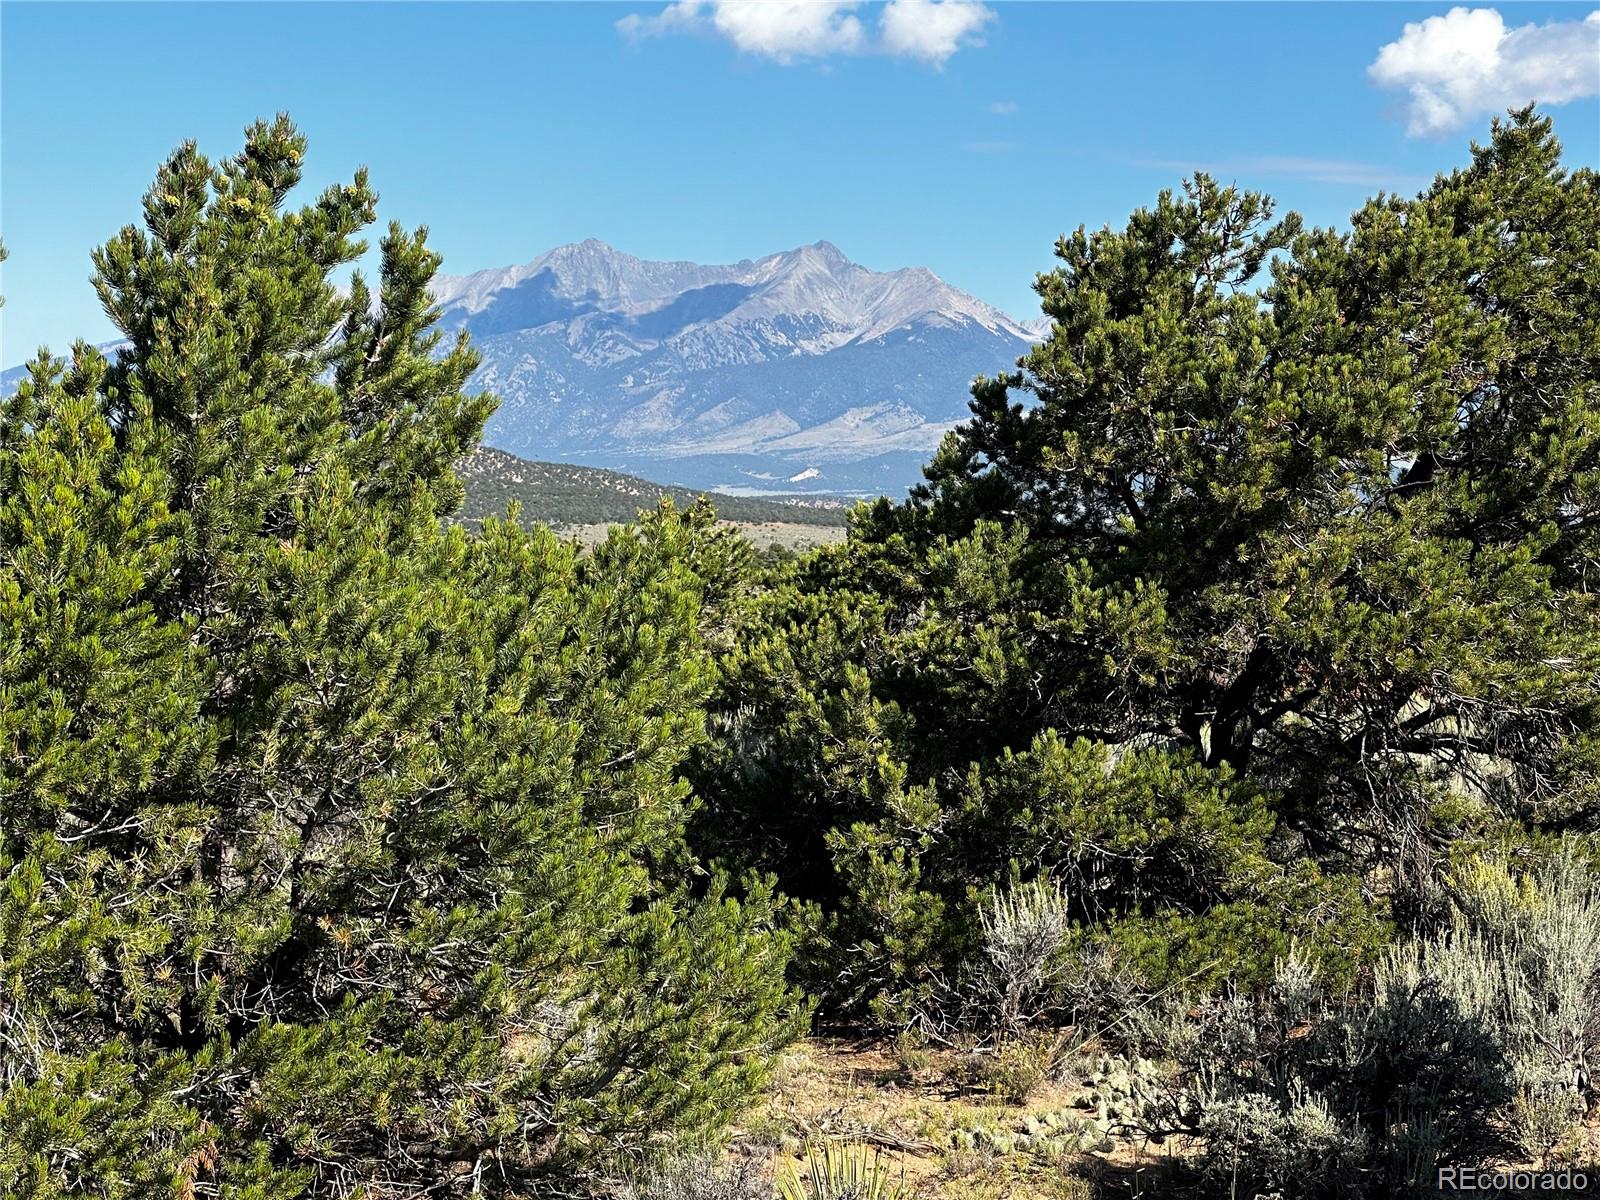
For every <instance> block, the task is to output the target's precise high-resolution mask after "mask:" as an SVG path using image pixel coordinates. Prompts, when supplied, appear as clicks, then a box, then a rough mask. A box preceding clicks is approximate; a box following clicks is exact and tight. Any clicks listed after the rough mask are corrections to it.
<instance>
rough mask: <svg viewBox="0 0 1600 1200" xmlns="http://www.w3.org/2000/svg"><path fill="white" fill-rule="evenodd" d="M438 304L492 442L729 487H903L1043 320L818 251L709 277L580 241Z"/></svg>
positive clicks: (442, 285)
mask: <svg viewBox="0 0 1600 1200" xmlns="http://www.w3.org/2000/svg"><path fill="white" fill-rule="evenodd" d="M435 293H436V297H437V299H438V302H439V304H440V307H441V308H442V310H443V323H444V325H445V327H446V328H452V329H454V328H465V329H467V330H468V331H470V332H471V334H472V337H473V342H474V344H475V345H476V346H477V348H478V350H479V351H480V353H481V354H482V355H483V364H482V366H481V367H480V368H479V370H478V373H477V375H476V376H475V377H474V385H475V386H481V387H484V388H487V389H489V390H492V391H494V392H496V393H498V394H499V396H500V397H501V406H500V409H499V411H498V412H496V413H495V415H494V416H493V418H491V420H490V422H489V427H488V429H487V430H486V431H485V438H484V440H485V441H486V442H487V443H488V444H490V445H492V446H497V447H500V448H501V449H504V450H508V451H511V452H512V453H515V454H521V455H534V456H537V457H540V458H557V459H561V460H565V461H572V462H582V463H587V464H590V465H594V466H603V467H609V468H612V469H617V470H627V471H631V472H634V473H638V474H644V475H647V476H649V477H650V478H652V479H660V480H663V481H665V482H669V483H678V484H685V485H689V486H693V487H700V488H714V489H717V490H721V491H731V492H735V493H738V492H749V493H760V492H763V491H772V492H785V493H794V492H797V491H816V492H871V493H876V492H880V491H883V492H890V493H897V492H899V491H902V490H904V488H905V487H906V486H908V485H909V484H911V483H914V482H915V481H916V480H917V479H918V478H920V471H921V465H922V463H924V462H925V461H926V460H927V457H928V455H929V454H930V453H931V452H932V451H933V449H934V448H935V447H936V446H937V445H938V443H939V439H940V438H941V437H942V436H943V435H944V433H945V432H946V431H947V430H949V429H950V428H951V427H952V426H953V425H955V424H956V423H957V422H959V421H962V420H964V419H965V418H966V416H967V389H968V385H969V384H970V383H971V381H972V378H973V376H975V375H978V374H994V373H996V372H999V371H1004V370H1008V369H1010V368H1011V366H1012V365H1013V363H1014V362H1015V360H1016V358H1017V357H1018V356H1019V355H1020V354H1022V353H1023V352H1025V351H1026V350H1027V349H1028V347H1029V345H1030V344H1031V343H1032V342H1033V341H1036V340H1037V339H1038V338H1039V337H1041V336H1042V335H1043V331H1044V329H1045V328H1046V327H1047V324H1048V323H1047V321H1039V322H1028V323H1023V322H1018V321H1016V320H1014V319H1012V318H1011V317H1009V316H1007V315H1006V314H1005V313H1003V312H1001V311H1000V310H999V309H996V308H994V307H992V306H991V305H988V304H985V303H984V302H983V301H981V300H978V299H975V298H974V297H972V296H969V295H967V294H966V293H965V292H961V291H959V290H957V289H956V288H953V287H951V286H950V285H949V284H947V283H945V282H944V281H943V280H941V279H940V278H939V277H938V276H937V275H935V274H933V272H931V271H929V270H926V269H925V268H921V267H907V268H903V269H901V270H897V271H886V272H880V271H872V270H869V269H868V268H866V267H863V266H861V265H859V264H858V263H854V262H851V261H850V259H848V258H847V257H846V256H845V255H844V254H843V253H842V252H841V251H840V250H839V249H838V248H837V247H836V246H833V245H831V244H830V243H828V242H816V243H814V244H813V245H809V246H801V247H799V248H797V249H794V250H787V251H784V252H782V253H778V254H769V255H767V256H766V257H764V258H758V259H753V260H752V259H746V260H744V261H742V262H738V263H734V264H732V265H728V266H706V265H702V264H699V263H692V262H652V261H648V260H645V259H640V258H635V257H634V256H632V255H629V254H624V253H622V252H621V251H618V250H615V249H613V248H612V247H610V246H608V245H606V244H605V243H604V242H600V241H596V240H594V239H590V240H589V241H585V242H580V243H577V244H575V245H568V246H561V247H558V248H557V249H554V250H551V251H549V252H548V253H545V254H542V255H540V256H539V257H538V258H535V259H534V260H533V261H532V262H529V263H526V264H524V265H522V266H517V267H506V268H502V269H496V270H488V271H479V272H476V273H475V274H472V275H465V276H441V277H439V278H438V279H437V280H436V283H435Z"/></svg>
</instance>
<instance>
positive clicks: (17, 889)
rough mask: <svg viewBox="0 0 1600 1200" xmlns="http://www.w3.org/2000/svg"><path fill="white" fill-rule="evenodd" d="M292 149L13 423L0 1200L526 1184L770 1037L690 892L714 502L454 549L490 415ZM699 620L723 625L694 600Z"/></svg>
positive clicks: (653, 1141) (421, 260)
mask: <svg viewBox="0 0 1600 1200" xmlns="http://www.w3.org/2000/svg"><path fill="white" fill-rule="evenodd" d="M303 155H304V141H303V139H302V138H301V136H300V135H299V134H298V133H297V132H296V131H295V129H294V128H293V127H292V126H291V125H290V124H289V123H288V122H287V120H285V119H282V118H280V119H279V120H278V121H276V122H274V123H271V124H259V125H256V126H254V127H252V128H251V130H250V131H249V132H248V135H247V139H246V143H245V148H244V150H243V152H242V153H240V154H239V155H237V156H235V157H233V158H230V159H227V160H225V161H223V162H222V163H220V164H217V165H215V166H213V165H212V164H210V163H209V162H207V160H206V159H204V158H203V157H202V156H201V155H200V154H199V153H198V151H197V150H196V149H195V148H194V147H193V146H192V145H186V146H184V147H182V148H181V149H179V150H178V151H177V152H176V153H175V154H174V155H173V156H172V157H171V158H170V159H169V160H168V162H167V163H166V164H165V165H164V166H163V167H162V168H161V170H160V172H159V173H158V175H157V177H156V181H155V183H154V185H153V187H152V188H151V190H150V192H149V193H148V194H147V196H146V197H145V203H144V222H143V227H142V228H135V227H132V226H130V227H129V228H127V229H125V230H124V231H123V232H122V233H121V234H119V235H118V236H117V237H116V238H114V239H113V240H112V241H111V242H109V243H108V244H107V245H106V246H105V247H104V248H102V249H101V250H100V251H98V252H97V253H96V255H95V265H96V279H95V282H96V286H97V288H98V289H99V292H100V295H101V298H102V300H103V302H104V304H105V307H106V310H107V312H108V313H109V314H110V315H111V317H112V318H113V320H114V321H115V322H116V323H117V325H118V327H119V328H120V329H121V330H122V332H123V334H124V335H125V336H126V338H127V339H128V346H127V348H125V349H123V350H120V351H119V352H118V353H117V356H116V360H115V361H114V362H112V363H109V364H108V363H106V362H105V361H104V360H103V359H102V358H101V357H100V356H99V355H98V354H97V353H96V352H94V351H93V350H92V349H90V348H88V347H86V346H82V345H80V346H78V347H76V348H75V349H74V352H73V357H72V362H71V365H70V366H67V365H66V364H63V363H61V362H59V361H57V360H53V359H51V358H50V357H48V356H42V357H41V358H40V359H38V360H37V361H36V362H35V363H34V364H33V366H32V368H31V373H30V377H29V379H28V380H27V381H26V382H24V384H23V385H22V387H21V388H20V389H19V391H18V392H17V393H16V394H15V396H13V397H12V398H11V399H9V400H8V401H6V402H5V408H4V410H3V413H0V878H3V879H4V888H3V890H0V1039H3V1041H0V1050H3V1059H4V1071H3V1074H0V1088H3V1091H0V1190H3V1191H4V1192H5V1193H6V1194H7V1195H14V1196H18V1197H40V1198H42V1197H53V1196H63V1197H64V1196H69V1195H84V1194H93V1195H99V1196H107V1197H128V1198H130V1200H131V1198H133V1197H145V1196H150V1195H155V1194H169V1193H170V1194H178V1195H196V1194H201V1193H207V1192H210V1193H215V1194H225V1195H230V1196H238V1197H241V1198H243V1197H258V1198H262V1200H265V1198H267V1197H291V1196H327V1197H333V1196H355V1195H369V1196H379V1195H383V1196H402V1195H424V1194H426V1195H445V1194H456V1193H461V1194H465V1193H467V1192H482V1193H487V1194H508V1193H511V1192H517V1191H522V1190H528V1189H534V1188H536V1187H538V1186H539V1184H540V1182H541V1181H548V1180H550V1179H552V1178H561V1177H566V1178H570V1177H572V1176H573V1175H574V1174H576V1173H581V1172H584V1171H587V1170H590V1169H592V1168H593V1167H594V1166H595V1165H596V1164H597V1163H601V1162H603V1161H605V1160H606V1159H608V1158H610V1159H615V1158H616V1157H618V1156H626V1155H639V1154H644V1153H646V1152H650V1151H653V1150H654V1149H656V1148H659V1147H662V1146H666V1145H670V1144H672V1143H673V1142H675V1141H683V1140H694V1139H697V1138H701V1137H705V1136H708V1135H712V1134H714V1133H715V1132H716V1131H717V1130H718V1129H720V1128H721V1127H722V1126H723V1125H724V1124H725V1123H726V1122H727V1121H728V1120H729V1119H730V1117H731V1116H732V1115H733V1114H734V1113H736V1112H737V1110H738V1108H739V1107H740V1106H741V1105H742V1104H743V1103H744V1102H745V1101H746V1099H747V1098H748V1097H749V1095H750V1094H751V1091H752V1089H753V1088H754V1087H755V1086H756V1085H757V1084H758V1083H759V1082H760V1080H761V1079H762V1078H763V1076H764V1072H765V1070H766V1063H767V1057H768V1053H769V1051H770V1050H771V1048H772V1047H773V1046H774V1045H775V1044H777V1043H778V1042H780V1041H781V1040H782V1039H783V1038H785V1037H786V1036H788V1035H789V1034H790V1033H792V1031H793V1023H792V1015H791V1014H792V1009H793V1000H792V997H791V995H790V993H789V992H788V991H787V989H786V988H785V986H784V983H783V979H782V976H783V963H784V959H785V943H784V941H783V939H782V938H781V937H778V936H776V935H773V934H772V933H771V932H770V931H769V925H770V920H769V917H770V912H769V905H768V904H767V902H766V900H765V899H764V895H763V893H762V891H761V888H760V886H759V885H757V886H756V887H755V889H754V890H753V891H750V892H749V894H748V898H747V902H746V903H745V904H744V905H742V906H741V905H738V904H735V903H734V902H733V901H731V900H728V899H725V898H724V895H723V891H724V889H723V885H722V883H721V882H720V881H718V880H713V881H712V883H711V886H710V887H709V888H706V887H704V886H701V887H700V888H699V894H698V895H691V894H690V880H691V876H690V873H689V867H691V866H692V864H691V863H689V862H688V861H687V860H686V859H685V856H684V851H683V840H682V828H683V824H684V821H685V819H686V816H687V813H688V811H689V808H690V806H691V803H692V801H691V797H690V795H689V793H688V790H687V788H686V786H685V785H684V784H683V783H682V782H681V780H680V779H679V778H678V770H677V768H678V764H679V761H680V760H681V759H682V757H683V755H684V754H685V753H686V752H687V751H688V749H689V748H690V747H691V746H692V745H694V744H695V743H696V741H697V740H699V739H700V738H701V737H702V736H703V715H702V705H703V700H704V696H705V694H706V691H707V688H708V687H709V684H710V659H709V655H708V653H707V650H706V648H705V644H704V635H705V630H704V628H703V622H702V616H703V614H702V606H701V600H702V596H703V595H705V594H707V592H708V589H710V588H712V583H711V582H710V581H711V580H712V579H713V577H714V572H712V571H710V570H704V571H702V570H700V569H697V567H696V566H695V565H694V564H696V563H701V562H704V561H705V560H707V558H708V556H709V558H710V559H713V560H714V559H715V558H716V556H717V554H719V553H722V551H720V550H719V549H718V546H719V545H720V544H721V543H720V542H719V540H718V536H717V535H716V534H715V532H714V531H713V530H712V528H711V523H710V518H709V516H708V515H707V514H706V513H704V512H693V513H689V514H678V513H675V512H672V511H670V510H664V511H662V512H660V513H657V514H655V515H654V516H653V517H651V518H650V519H649V520H647V521H646V522H645V523H644V524H643V525H641V526H639V527H637V528H634V529H630V530H627V531H623V532H619V533H617V534H615V535H614V536H613V537H612V539H611V540H610V541H609V542H607V543H606V544H605V545H604V546H602V547H601V548H600V549H598V550H597V551H596V552H595V553H594V554H593V555H592V556H589V557H587V558H583V559H581V560H580V558H579V556H578V554H577V552H576V550H575V549H574V547H573V546H571V545H570V544H567V543H563V542H561V541H559V540H558V539H557V538H555V537H554V536H553V535H552V534H550V533H549V531H548V530H543V529H539V530H534V531H524V530H522V529H521V528H519V526H518V525H517V524H516V523H515V522H514V521H512V522H507V521H498V522H496V521H491V522H488V523H487V524H486V525H485V528H484V530H483V532H482V535H481V536H469V535H468V534H467V533H465V532H464V531H463V530H462V529H461V528H459V527H456V526H449V527H447V526H446V525H444V524H443V523H441V521H440V519H439V518H440V516H441V514H442V513H445V512H447V511H448V510H449V509H450V507H451V506H452V504H453V503H454V502H455V500H456V498H457V497H458V496H459V485H458V484H457V483H456V482H455V480H454V477H453V475H452V472H451V469H450V466H451V463H452V462H453V461H455V460H456V459H457V458H458V457H459V456H460V455H461V454H462V453H463V452H464V451H465V450H466V449H467V448H468V447H469V446H471V445H472V444H473V442H474V441H475V440H476V438H477V436H478V433H479V429H480V427H481V424H482V422H483V419H484V417H485V416H486V415H487V413H488V412H489V410H490V406H491V405H492V400H491V399H490V398H489V397H486V396H479V395H470V394H468V393H467V392H466V391H465V390H464V386H465V383H466V380H467V377H468V375H469V374H470V373H471V371H472V369H473V367H474V365H475V362H476V359H475V357H474V355H473V354H472V352H471V350H470V348H469V347H468V346H467V345H466V343H465V341H464V340H462V341H459V342H457V343H456V344H455V345H453V346H452V347H441V346H439V345H438V344H437V335H436V333H435V332H433V329H432V326H433V323H434V320H435V317H436V315H437V314H436V312H435V310H434V308H433V307H432V305H431V302H430V299H429V285H430V282H431V279H432V275H433V272H434V270H435V268H436V267H437V265H438V261H439V260H438V257H437V255H436V254H434V252H432V251H431V250H429V249H428V248H427V246H426V242H425V238H424V234H423V233H422V232H421V231H419V232H417V233H408V232H406V231H404V230H402V229H400V228H399V227H394V226H392V227H391V228H390V230H389V233H388V235H387V237H385V239H384V240H383V243H382V267H381V283H380V285H379V287H378V289H377V291H376V295H375V296H374V295H373V293H372V292H371V291H370V290H369V289H368V288H367V287H366V286H365V284H364V283H363V282H361V281H360V280H359V278H358V279H357V280H356V282H355V283H354V285H353V286H352V287H350V288H349V290H348V291H347V292H343V293H341V291H340V290H339V289H338V288H337V287H336V286H335V278H334V273H335V271H336V270H338V269H339V268H341V267H343V266H344V265H346V264H349V263H351V262H352V261H353V260H354V259H355V258H356V257H357V255H358V254H359V253H360V252H361V244H360V243H359V242H358V241H357V240H356V235H357V234H358V232H359V230H360V229H361V227H362V226H364V225H365V224H366V223H368V222H369V221H370V220H371V219H372V217H373V214H374V206H375V200H376V198H375V196H374V195H373V193H372V191H371V190H370V188H369V187H368V185H367V181H366V178H365V175H364V174H359V173H358V174H357V176H356V177H355V179H354V180H353V182H351V183H350V184H347V185H341V186H335V187H332V188H329V189H328V190H326V191H325V192H323V193H322V194H321V195H320V196H319V197H317V198H315V199H313V200H312V201H310V202H309V203H306V204H304V205H302V206H300V207H298V208H291V207H289V206H288V204H287V200H288V196H289V194H290V193H291V191H292V190H293V189H295V188H296V187H297V185H298V184H299V182H300V164H301V161H302V159H303ZM714 603H715V601H714V599H713V604H714Z"/></svg>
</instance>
